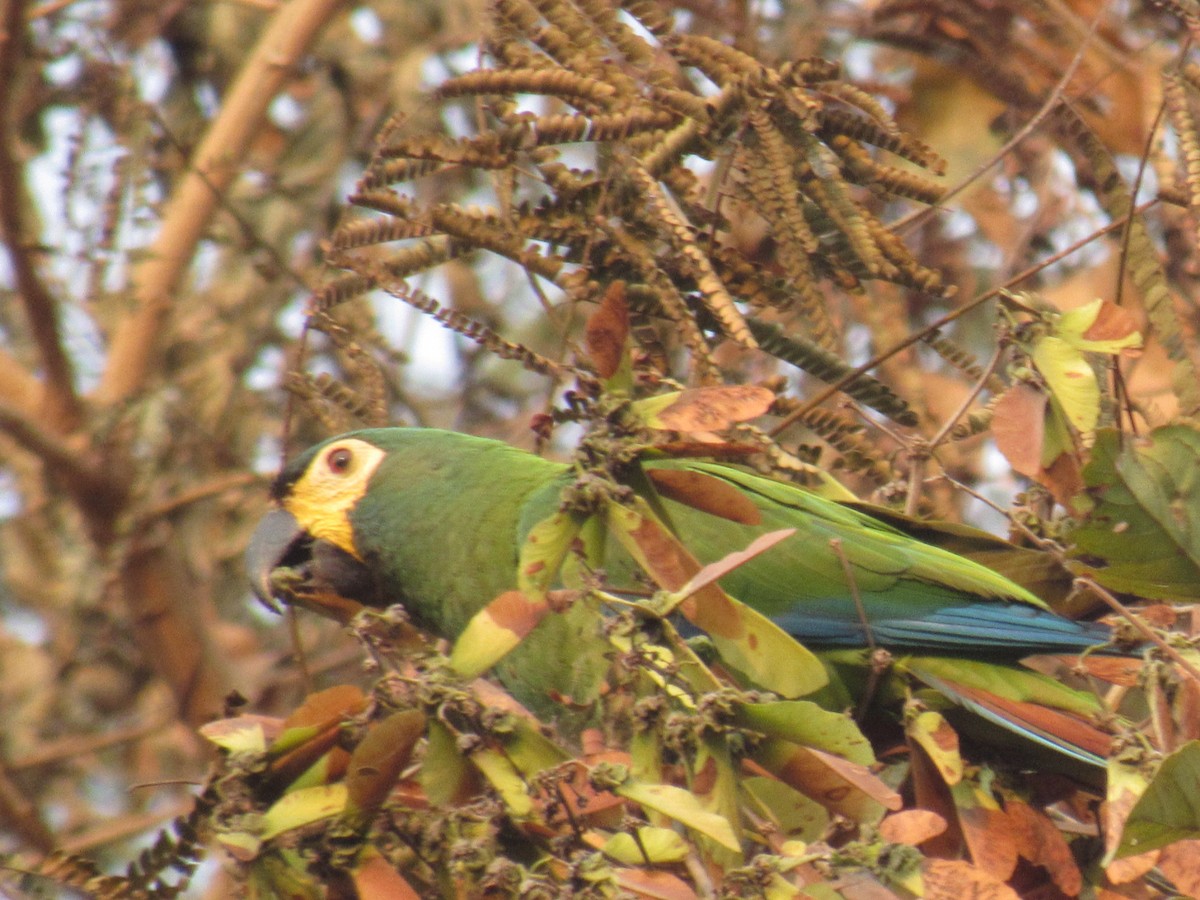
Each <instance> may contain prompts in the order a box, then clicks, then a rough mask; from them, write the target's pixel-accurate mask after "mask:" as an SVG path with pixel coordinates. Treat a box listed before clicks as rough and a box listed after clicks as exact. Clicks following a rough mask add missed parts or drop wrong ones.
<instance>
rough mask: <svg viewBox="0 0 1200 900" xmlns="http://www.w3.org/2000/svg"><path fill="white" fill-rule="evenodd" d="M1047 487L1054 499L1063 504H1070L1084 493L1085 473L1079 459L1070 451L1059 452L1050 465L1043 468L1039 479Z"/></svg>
mask: <svg viewBox="0 0 1200 900" xmlns="http://www.w3.org/2000/svg"><path fill="white" fill-rule="evenodd" d="M1038 481H1040V482H1041V483H1042V484H1043V485H1045V487H1046V489H1047V490H1049V491H1050V493H1051V494H1053V495H1054V499H1055V500H1057V501H1058V502H1059V503H1061V504H1062V505H1063V506H1070V505H1071V501H1072V500H1073V499H1074V498H1075V497H1077V496H1079V495H1080V494H1081V493H1083V489H1084V483H1083V473H1082V471H1081V470H1080V467H1079V459H1078V458H1077V457H1075V456H1074V455H1073V454H1070V453H1062V454H1059V456H1058V458H1057V459H1056V460H1054V462H1052V463H1051V464H1050V465H1049V466H1047V467H1046V468H1045V469H1043V470H1042V476H1041V477H1040V478H1039V479H1038Z"/></svg>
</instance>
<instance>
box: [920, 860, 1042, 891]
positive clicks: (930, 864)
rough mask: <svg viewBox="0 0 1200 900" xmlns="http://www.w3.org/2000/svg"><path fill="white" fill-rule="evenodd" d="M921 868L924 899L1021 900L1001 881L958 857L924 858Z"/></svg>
mask: <svg viewBox="0 0 1200 900" xmlns="http://www.w3.org/2000/svg"><path fill="white" fill-rule="evenodd" d="M921 870H922V873H923V874H924V876H925V900H965V898H970V900H1020V897H1019V896H1018V894H1017V892H1016V891H1014V890H1013V889H1012V888H1010V887H1009V886H1008V885H1007V884H1005V883H1004V882H1003V881H997V880H996V879H995V878H994V877H992V876H991V875H989V874H988V873H987V872H985V871H983V870H982V869H980V868H978V867H976V866H973V865H971V864H970V863H968V862H963V861H962V860H960V859H927V860H925V861H924V862H923V863H922V864H921Z"/></svg>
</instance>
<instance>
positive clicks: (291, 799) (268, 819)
mask: <svg viewBox="0 0 1200 900" xmlns="http://www.w3.org/2000/svg"><path fill="white" fill-rule="evenodd" d="M348 796H349V794H348V792H347V790H346V785H344V784H325V785H319V786H317V787H310V788H302V789H300V790H298V791H292V792H291V793H290V794H284V795H283V797H281V798H280V799H279V801H278V802H277V803H275V805H274V806H272V807H271V808H270V809H268V810H267V811H266V813H265V814H264V815H263V818H262V832H261V834H260V835H259V837H261V838H262V840H264V841H268V840H270V839H271V838H273V837H276V836H277V835H280V834H283V833H284V832H285V831H291V830H292V829H293V828H299V827H300V826H301V825H308V824H309V823H311V822H316V821H317V820H318V819H326V818H329V817H330V816H336V815H339V814H340V813H341V812H342V811H343V810H344V809H345V808H346V799H347V797H348Z"/></svg>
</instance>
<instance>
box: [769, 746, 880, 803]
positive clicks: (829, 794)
mask: <svg viewBox="0 0 1200 900" xmlns="http://www.w3.org/2000/svg"><path fill="white" fill-rule="evenodd" d="M781 743H783V742H781ZM789 749H790V750H791V753H790V754H789V755H788V757H787V759H786V760H785V761H783V763H782V764H781V765H777V766H774V767H773V774H775V775H776V776H778V777H779V778H780V779H781V780H783V781H784V782H786V783H787V784H789V785H790V786H792V787H794V788H795V789H796V790H798V791H800V793H802V794H804V795H805V796H807V797H811V798H812V799H814V800H816V801H817V802H818V803H820V804H821V805H822V806H824V807H825V808H827V809H829V810H831V811H832V812H836V813H839V814H842V815H846V816H848V817H850V818H855V817H856V816H857V815H859V814H860V811H861V809H862V803H861V798H862V797H866V798H869V799H871V800H874V801H875V802H876V803H880V804H882V805H883V806H884V807H885V808H887V809H890V810H898V809H900V807H901V806H902V805H903V801H902V800H901V799H900V795H899V794H897V793H896V792H895V791H893V790H892V789H891V788H890V787H888V786H887V785H886V784H884V783H883V782H882V781H881V780H880V779H879V778H878V776H876V775H874V774H872V772H871V770H870V769H868V768H867V767H866V766H860V765H858V764H857V763H852V762H850V761H849V760H846V759H842V758H841V757H840V756H834V755H833V754H832V753H826V752H824V751H823V750H817V749H816V748H815V747H801V746H800V745H798V744H791V745H790V747H789Z"/></svg>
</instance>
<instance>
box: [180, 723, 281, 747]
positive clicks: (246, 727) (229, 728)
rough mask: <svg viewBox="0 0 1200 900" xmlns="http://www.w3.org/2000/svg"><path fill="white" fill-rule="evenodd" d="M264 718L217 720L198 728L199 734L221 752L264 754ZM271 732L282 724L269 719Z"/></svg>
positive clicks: (265, 743) (265, 739) (265, 742)
mask: <svg viewBox="0 0 1200 900" xmlns="http://www.w3.org/2000/svg"><path fill="white" fill-rule="evenodd" d="M267 721H268V718H267V717H266V716H236V717H235V718H232V719H218V720H217V721H216V722H209V723H208V724H207V725H201V726H200V729H199V730H200V734H201V735H202V736H203V737H205V738H207V739H208V740H210V741H212V743H214V744H216V745H217V746H218V747H220V748H221V749H222V750H228V751H229V752H230V753H265V752H266V750H267V737H266V722H267ZM269 721H270V722H271V723H272V727H273V730H275V731H278V730H279V726H280V725H281V724H282V723H281V722H280V720H279V719H270V720H269Z"/></svg>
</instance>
